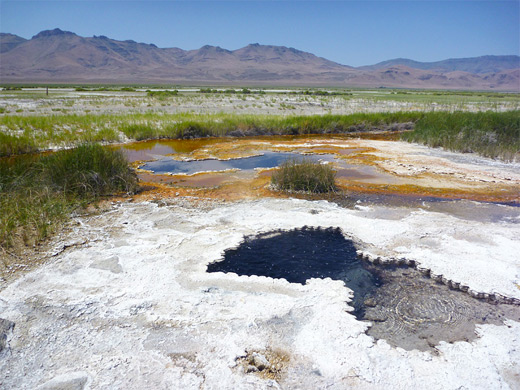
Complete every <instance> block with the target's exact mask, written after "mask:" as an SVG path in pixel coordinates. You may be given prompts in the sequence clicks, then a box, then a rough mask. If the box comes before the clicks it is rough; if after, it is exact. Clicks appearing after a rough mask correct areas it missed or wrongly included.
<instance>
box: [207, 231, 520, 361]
mask: <svg viewBox="0 0 520 390" xmlns="http://www.w3.org/2000/svg"><path fill="white" fill-rule="evenodd" d="M207 272H233V273H236V274H238V275H248V276H251V275H259V276H267V277H271V278H283V279H286V280H287V281H288V282H291V283H301V284H305V282H306V281H307V280H308V279H311V278H327V277H328V278H331V279H335V280H341V281H343V282H344V283H345V285H346V286H347V287H348V288H350V289H351V290H353V292H354V297H353V299H352V301H351V303H350V305H351V306H353V308H354V312H353V314H354V315H355V316H356V317H357V318H358V319H359V320H363V321H370V323H371V324H372V325H371V327H370V328H369V330H368V332H367V333H368V334H369V335H370V336H373V337H374V338H375V339H385V340H387V342H388V343H389V344H390V345H393V346H397V347H401V348H403V349H407V350H412V349H418V350H423V351H427V350H430V351H433V352H435V351H436V350H435V346H436V345H438V344H439V343H440V342H441V341H445V342H449V343H453V342H456V341H471V340H473V339H475V338H476V337H477V336H476V333H475V325H476V324H494V325H503V321H504V320H505V319H513V320H515V321H520V307H518V306H516V305H512V304H503V303H498V302H488V301H485V300H482V299H476V298H473V297H472V296H470V295H469V294H467V293H465V292H462V291H460V290H455V289H451V288H449V287H448V286H446V285H444V284H441V283H438V282H436V281H434V280H433V279H431V278H430V277H428V276H425V275H423V274H422V273H421V272H419V271H418V270H416V269H414V268H413V267H409V266H403V265H401V266H398V265H375V264H372V263H369V262H367V261H364V260H362V259H360V258H359V257H358V256H357V252H356V247H355V246H354V243H353V242H352V241H351V240H349V239H346V238H345V237H344V235H343V233H342V232H341V230H340V229H333V228H327V229H323V228H310V227H303V228H300V229H294V230H290V231H272V232H268V233H261V234H259V235H257V236H250V237H245V238H244V240H243V242H242V243H241V244H240V245H239V246H238V247H237V248H232V249H228V250H226V251H225V253H224V256H223V259H222V260H221V261H217V262H214V263H211V264H209V265H208V267H207Z"/></svg>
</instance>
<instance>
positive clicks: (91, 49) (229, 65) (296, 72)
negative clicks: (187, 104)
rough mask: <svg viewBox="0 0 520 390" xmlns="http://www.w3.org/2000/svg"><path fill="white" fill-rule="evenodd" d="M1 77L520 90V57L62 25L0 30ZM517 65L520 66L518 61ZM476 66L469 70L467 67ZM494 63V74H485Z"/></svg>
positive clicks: (8, 79) (4, 79) (11, 79)
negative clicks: (91, 31)
mask: <svg viewBox="0 0 520 390" xmlns="http://www.w3.org/2000/svg"><path fill="white" fill-rule="evenodd" d="M0 44H1V45H0V47H1V53H2V56H1V57H0V81H1V82H4V83H5V82H81V83H89V82H92V83H94V82H101V83H103V82H135V83H164V82H173V83H181V84H182V83H213V84H230V83H241V84H242V83H245V84H251V85H260V84H262V83H264V84H265V83H267V84H272V85H287V86H291V85H302V86H305V85H308V86H313V85H321V86H363V87H402V88H441V89H447V88H449V89H490V90H512V91H520V81H519V80H520V75H519V72H516V71H515V69H518V68H520V57H518V56H482V57H474V58H466V59H448V60H443V61H437V62H432V63H422V62H418V61H414V60H409V59H394V60H388V61H383V62H381V63H378V64H375V65H370V66H363V67H358V68H354V67H351V66H348V65H343V64H339V63H337V62H334V61H330V60H328V59H325V58H322V57H318V56H316V55H314V54H312V53H308V52H305V51H301V50H298V49H295V48H292V47H286V46H274V45H260V44H258V43H254V44H249V45H247V46H245V47H242V48H239V49H236V50H227V49H224V48H221V47H219V46H211V45H205V46H202V47H201V48H199V49H195V50H183V49H180V48H177V47H170V48H159V47H157V46H156V45H154V44H153V43H152V44H148V43H138V42H135V41H133V40H125V41H120V40H115V39H111V38H108V37H106V36H103V35H100V36H96V35H94V36H93V37H81V36H79V35H77V34H75V33H73V32H70V31H63V30H61V29H58V28H57V29H54V30H45V31H41V32H40V33H38V34H36V35H34V36H33V37H32V38H31V39H25V38H22V37H18V36H16V35H14V34H6V33H1V34H0ZM516 63H519V66H518V67H517V68H512V66H513V65H515V64H516ZM468 69H469V70H471V69H472V71H471V72H468V71H467V70H468ZM486 69H489V70H491V71H490V72H486V73H483V72H482V71H483V70H486Z"/></svg>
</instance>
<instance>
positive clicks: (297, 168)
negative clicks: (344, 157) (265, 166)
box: [271, 160, 336, 193]
mask: <svg viewBox="0 0 520 390" xmlns="http://www.w3.org/2000/svg"><path fill="white" fill-rule="evenodd" d="M335 177H336V172H335V171H334V169H332V167H331V166H330V165H328V164H320V163H319V162H315V161H311V160H287V161H285V162H284V163H283V164H282V165H280V167H279V168H278V169H277V170H276V171H275V172H274V173H273V175H272V176H271V184H272V185H273V186H274V187H275V188H276V189H279V190H282V191H304V192H312V193H324V192H331V191H335V190H336V184H335Z"/></svg>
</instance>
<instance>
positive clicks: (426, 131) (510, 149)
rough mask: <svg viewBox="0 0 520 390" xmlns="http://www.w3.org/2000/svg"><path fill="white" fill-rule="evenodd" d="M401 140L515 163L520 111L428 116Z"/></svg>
mask: <svg viewBox="0 0 520 390" xmlns="http://www.w3.org/2000/svg"><path fill="white" fill-rule="evenodd" d="M402 139H404V140H406V141H409V142H419V143H422V144H425V145H428V146H431V147H443V148H445V149H448V150H452V151H458V152H463V153H466V152H475V153H478V154H480V155H482V156H486V157H491V158H500V159H502V160H505V161H514V160H518V159H519V154H520V111H508V112H501V113H497V112H491V111H488V112H479V113H469V112H453V113H443V112H434V113H427V114H425V115H424V116H423V117H422V118H421V119H420V120H419V121H417V123H416V124H415V129H414V131H413V132H408V133H404V134H402Z"/></svg>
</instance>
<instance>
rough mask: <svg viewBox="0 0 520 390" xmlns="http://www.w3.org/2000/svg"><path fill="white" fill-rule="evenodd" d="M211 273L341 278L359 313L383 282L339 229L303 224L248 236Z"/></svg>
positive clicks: (293, 280)
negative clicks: (364, 265)
mask: <svg viewBox="0 0 520 390" xmlns="http://www.w3.org/2000/svg"><path fill="white" fill-rule="evenodd" d="M207 271H208V272H234V273H236V274H238V275H248V276H251V275H259V276H268V277H271V278H278V279H286V280H287V281H288V282H291V283H301V284H305V282H306V281H307V280H308V279H311V278H331V279H335V280H342V281H343V282H344V283H345V284H346V285H347V286H348V287H349V288H350V289H352V290H353V291H354V300H353V302H352V303H351V305H353V306H354V308H355V310H356V314H359V313H360V312H361V311H362V310H363V308H364V305H363V302H364V299H365V297H366V296H368V295H371V294H372V293H373V292H374V291H375V290H376V289H377V287H378V286H379V285H380V281H379V278H378V277H377V276H376V274H374V273H371V272H370V271H368V270H366V269H365V268H364V267H363V262H362V261H361V260H360V259H359V258H358V257H357V254H356V248H355V247H354V244H353V243H352V241H351V240H347V239H346V238H345V237H344V236H343V234H342V233H341V230H340V229H333V228H328V229H322V228H309V227H303V228H301V229H294V230H290V231H275V232H269V233H264V234H260V235H257V236H251V237H245V238H244V241H243V242H242V243H241V244H240V245H239V246H238V248H236V249H228V250H226V251H225V252H224V260H223V261H220V262H215V263H211V264H209V265H208V269H207Z"/></svg>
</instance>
